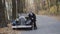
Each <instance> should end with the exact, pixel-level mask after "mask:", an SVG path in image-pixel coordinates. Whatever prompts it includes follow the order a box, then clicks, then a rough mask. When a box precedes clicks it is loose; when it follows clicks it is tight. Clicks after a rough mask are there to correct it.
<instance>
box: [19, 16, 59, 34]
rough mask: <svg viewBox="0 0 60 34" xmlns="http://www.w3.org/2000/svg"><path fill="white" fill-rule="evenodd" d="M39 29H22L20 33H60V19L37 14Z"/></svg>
mask: <svg viewBox="0 0 60 34" xmlns="http://www.w3.org/2000/svg"><path fill="white" fill-rule="evenodd" d="M36 23H37V27H38V29H37V30H28V31H20V33H19V34H60V21H58V20H56V19H54V18H52V17H48V16H39V15H37V22H36Z"/></svg>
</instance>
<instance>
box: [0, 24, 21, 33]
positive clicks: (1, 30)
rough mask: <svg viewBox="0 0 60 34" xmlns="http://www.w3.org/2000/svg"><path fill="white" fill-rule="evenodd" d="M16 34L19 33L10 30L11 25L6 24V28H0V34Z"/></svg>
mask: <svg viewBox="0 0 60 34" xmlns="http://www.w3.org/2000/svg"><path fill="white" fill-rule="evenodd" d="M18 32H20V31H17V30H13V29H12V28H11V24H8V27H5V28H0V34H18Z"/></svg>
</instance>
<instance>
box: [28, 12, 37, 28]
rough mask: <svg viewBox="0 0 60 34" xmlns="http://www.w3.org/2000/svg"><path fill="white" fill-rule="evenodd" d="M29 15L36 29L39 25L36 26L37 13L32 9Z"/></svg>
mask: <svg viewBox="0 0 60 34" xmlns="http://www.w3.org/2000/svg"><path fill="white" fill-rule="evenodd" d="M28 16H29V18H30V20H31V22H32V23H34V29H37V26H36V15H35V14H34V13H33V12H32V11H30V12H29V15H28Z"/></svg>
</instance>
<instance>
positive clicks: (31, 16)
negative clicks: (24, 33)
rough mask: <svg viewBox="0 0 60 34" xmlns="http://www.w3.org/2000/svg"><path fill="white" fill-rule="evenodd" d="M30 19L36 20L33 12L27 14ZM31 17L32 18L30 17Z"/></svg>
mask: <svg viewBox="0 0 60 34" xmlns="http://www.w3.org/2000/svg"><path fill="white" fill-rule="evenodd" d="M28 16H29V18H30V19H31V21H36V15H35V14H34V13H32V15H31V14H29V15H28ZM32 18H33V19H32Z"/></svg>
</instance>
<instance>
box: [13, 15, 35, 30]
mask: <svg viewBox="0 0 60 34" xmlns="http://www.w3.org/2000/svg"><path fill="white" fill-rule="evenodd" d="M12 28H13V29H16V28H30V29H34V24H33V23H32V22H31V20H30V19H29V18H28V17H25V18H24V17H23V16H22V18H17V19H15V20H13V21H12Z"/></svg>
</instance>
